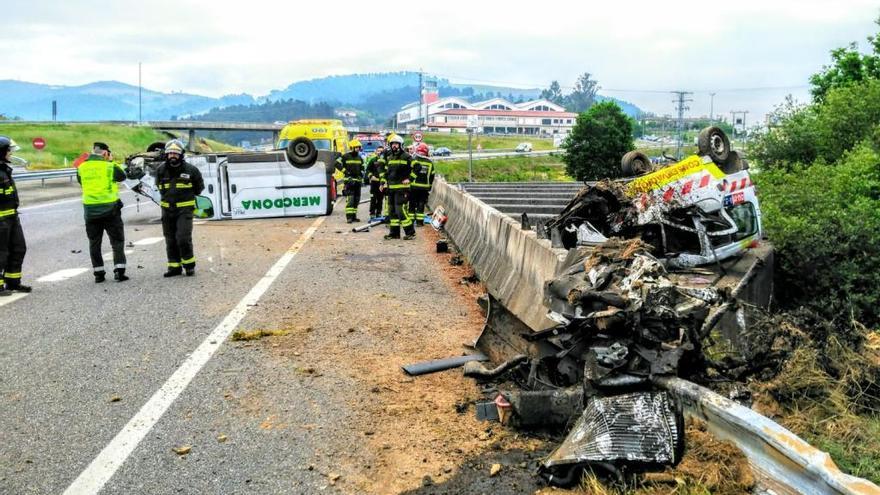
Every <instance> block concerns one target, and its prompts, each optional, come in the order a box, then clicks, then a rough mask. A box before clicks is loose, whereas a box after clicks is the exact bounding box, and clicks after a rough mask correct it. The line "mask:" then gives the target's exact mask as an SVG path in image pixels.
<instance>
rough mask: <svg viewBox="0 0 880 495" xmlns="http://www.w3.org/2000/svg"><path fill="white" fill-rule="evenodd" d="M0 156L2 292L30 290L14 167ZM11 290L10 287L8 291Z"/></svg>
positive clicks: (0, 279) (0, 259) (0, 273)
mask: <svg viewBox="0 0 880 495" xmlns="http://www.w3.org/2000/svg"><path fill="white" fill-rule="evenodd" d="M4 158H5V157H0V283H3V284H5V285H2V286H0V294H3V295H7V294H9V291H8V290H25V289H26V290H27V291H29V290H30V288H29V287H27V286H23V285H21V265H22V263H23V262H24V255H25V253H26V252H27V245H26V244H25V242H24V231H22V230H21V222H20V221H19V219H18V189H16V187H15V181H14V180H13V179H12V167H10V166H9V163H7V162H6V161H5V160H4ZM6 289H8V290H6Z"/></svg>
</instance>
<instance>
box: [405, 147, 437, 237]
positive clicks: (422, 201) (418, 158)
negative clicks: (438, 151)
mask: <svg viewBox="0 0 880 495" xmlns="http://www.w3.org/2000/svg"><path fill="white" fill-rule="evenodd" d="M429 154H430V151H429V150H428V145H427V144H425V143H419V144H418V145H417V146H416V154H415V156H413V159H412V173H411V174H410V178H411V179H412V181H411V182H410V185H409V214H410V218H412V219H413V222H414V223H415V225H419V226H421V225H425V205H427V204H428V195H429V194H431V185H432V184H434V162H432V161H431V159H430V158H428V155H429Z"/></svg>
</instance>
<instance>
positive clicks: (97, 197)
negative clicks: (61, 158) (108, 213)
mask: <svg viewBox="0 0 880 495" xmlns="http://www.w3.org/2000/svg"><path fill="white" fill-rule="evenodd" d="M116 167H118V165H116V164H115V163H113V162H108V161H106V160H101V159H93V158H92V157H89V159H88V160H86V161H84V162H83V163H82V164H81V165H80V166H79V168H77V169H76V173H77V175H79V181H80V184H82V190H83V204H84V205H103V204H107V203H115V202H117V201H119V185H118V184H117V183H116V181H115V180H114V177H113V175H114V171H115V170H116Z"/></svg>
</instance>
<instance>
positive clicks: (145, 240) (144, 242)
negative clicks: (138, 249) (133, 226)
mask: <svg viewBox="0 0 880 495" xmlns="http://www.w3.org/2000/svg"><path fill="white" fill-rule="evenodd" d="M164 240H165V238H164V237H145V238H143V239H141V240H139V241H134V242H133V243H132V244H134V245H135V246H149V245H150V244H156V243H157V242H162V241H164Z"/></svg>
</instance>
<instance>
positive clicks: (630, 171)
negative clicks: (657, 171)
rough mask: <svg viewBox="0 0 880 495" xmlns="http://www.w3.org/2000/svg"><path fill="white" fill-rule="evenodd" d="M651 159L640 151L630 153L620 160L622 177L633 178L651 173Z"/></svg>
mask: <svg viewBox="0 0 880 495" xmlns="http://www.w3.org/2000/svg"><path fill="white" fill-rule="evenodd" d="M652 168H653V166H652V165H651V159H650V158H648V156H647V155H645V154H644V153H642V152H641V151H630V152H629V153H627V154H625V155H623V158H621V159H620V171H621V172H622V173H623V176H624V177H633V176H636V175H642V174H646V173H648V172H650V171H651V169H652Z"/></svg>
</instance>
